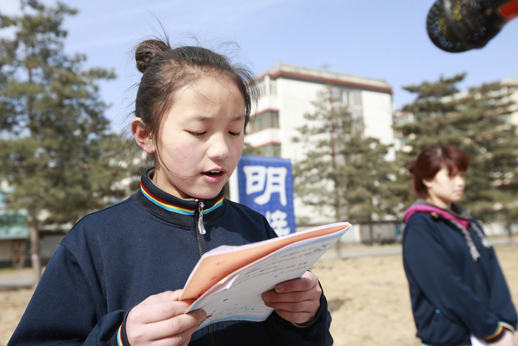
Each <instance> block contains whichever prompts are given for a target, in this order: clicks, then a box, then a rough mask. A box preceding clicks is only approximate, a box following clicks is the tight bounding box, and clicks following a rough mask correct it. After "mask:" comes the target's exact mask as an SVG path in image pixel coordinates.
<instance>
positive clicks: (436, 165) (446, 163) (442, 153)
mask: <svg viewBox="0 0 518 346" xmlns="http://www.w3.org/2000/svg"><path fill="white" fill-rule="evenodd" d="M468 167H469V157H468V155H466V153H465V152H463V151H462V150H460V149H459V148H457V147H456V146H453V145H446V146H442V145H434V146H432V147H429V148H427V149H425V150H423V151H422V152H421V153H420V154H419V156H418V157H417V160H415V161H412V162H410V163H409V164H408V166H407V169H408V170H409V171H410V173H412V175H413V179H412V187H413V189H414V192H415V193H416V194H417V195H419V196H422V197H426V196H427V195H428V190H427V188H426V186H425V185H424V184H423V180H431V179H433V178H434V177H435V175H436V174H437V172H439V171H440V170H441V169H442V168H447V169H448V172H449V173H450V175H451V174H452V173H453V172H454V171H459V172H466V171H467V170H468Z"/></svg>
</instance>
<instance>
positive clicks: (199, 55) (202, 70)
mask: <svg viewBox="0 0 518 346" xmlns="http://www.w3.org/2000/svg"><path fill="white" fill-rule="evenodd" d="M135 60H136V62H137V69H138V70H139V71H140V72H142V73H143V75H142V79H141V81H140V84H139V86H138V91H137V98H136V101H135V116H137V117H139V118H141V119H142V121H143V122H144V124H145V126H146V128H147V130H148V131H149V133H150V135H151V137H152V138H153V139H154V140H155V141H156V140H158V138H157V137H158V133H159V131H158V129H159V127H160V124H161V122H162V119H163V116H164V115H165V114H166V113H167V111H168V110H169V109H170V108H171V107H172V105H173V103H174V100H175V95H176V93H177V92H178V90H180V89H181V88H183V87H185V86H186V85H188V84H190V83H193V82H195V81H197V80H198V79H200V78H201V77H203V76H204V75H207V74H212V75H216V76H218V75H219V76H227V77H229V78H231V79H232V80H233V81H234V83H235V84H236V86H237V87H238V89H239V91H240V92H241V94H242V95H243V99H244V101H245V129H246V125H247V124H248V120H249V119H250V112H251V109H252V103H253V102H255V101H256V100H257V95H258V93H257V90H256V86H255V84H254V83H253V81H254V75H253V73H252V72H251V71H250V70H249V69H248V68H246V67H243V66H238V65H233V64H232V63H231V62H230V60H229V59H228V58H227V57H225V56H223V55H221V54H218V53H215V52H213V51H211V50H209V49H206V48H202V47H194V46H183V47H178V48H174V49H173V48H171V46H170V44H169V41H168V40H167V39H165V42H164V41H163V40H159V39H152V40H146V41H143V42H141V43H140V44H139V45H138V46H137V48H136V51H135ZM245 129H243V130H245Z"/></svg>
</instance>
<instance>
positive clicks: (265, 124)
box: [248, 111, 279, 133]
mask: <svg viewBox="0 0 518 346" xmlns="http://www.w3.org/2000/svg"><path fill="white" fill-rule="evenodd" d="M278 128H279V111H266V112H263V113H259V114H257V115H255V116H253V117H252V118H251V119H250V123H249V126H248V129H249V133H255V132H259V131H261V130H265V129H278Z"/></svg>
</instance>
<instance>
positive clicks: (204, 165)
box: [132, 76, 245, 199]
mask: <svg viewBox="0 0 518 346" xmlns="http://www.w3.org/2000/svg"><path fill="white" fill-rule="evenodd" d="M137 119H138V118H137ZM137 119H135V120H134V122H135V121H139V120H137ZM132 126H133V124H132ZM244 127H245V102H244V99H243V96H242V94H241V92H240V91H239V89H238V88H237V86H236V85H235V83H234V82H233V81H232V80H231V79H230V78H228V77H222V76H214V77H213V76H205V77H202V78H200V79H199V80H198V81H197V82H196V83H194V84H193V85H189V86H187V87H185V88H183V89H180V90H179V91H178V92H177V94H176V95H175V101H174V104H173V106H172V108H171V109H170V111H169V113H167V114H165V116H164V119H163V120H162V123H161V125H160V128H159V131H158V132H159V136H158V140H155V141H153V142H152V144H150V148H149V150H147V149H146V147H145V146H142V145H141V147H143V148H144V150H146V151H147V152H148V153H155V156H156V170H155V175H154V177H153V181H154V182H155V183H156V184H157V185H158V186H160V187H161V188H162V189H163V190H165V191H167V192H168V193H170V194H172V195H175V196H177V197H180V198H190V197H191V198H200V199H209V198H213V197H216V195H217V194H218V193H219V192H220V191H221V189H222V188H223V186H224V185H225V183H226V182H227V181H228V179H229V178H230V175H231V174H232V172H233V171H234V169H235V168H236V165H237V163H238V161H239V158H240V157H241V153H242V151H243V145H244ZM132 128H133V127H132ZM133 132H134V133H135V131H133ZM137 142H138V139H137ZM139 144H140V143H139Z"/></svg>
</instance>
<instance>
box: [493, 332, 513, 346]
mask: <svg viewBox="0 0 518 346" xmlns="http://www.w3.org/2000/svg"><path fill="white" fill-rule="evenodd" d="M504 333H505V334H504V337H503V338H501V339H500V340H498V341H497V342H492V343H490V344H489V345H491V346H516V341H515V340H514V335H513V333H511V332H510V331H508V330H506V331H505V332H504Z"/></svg>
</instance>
